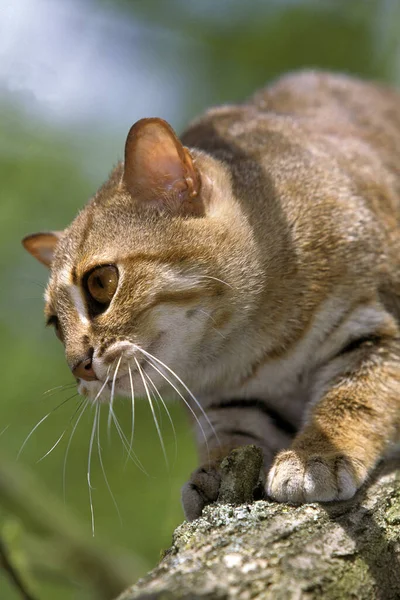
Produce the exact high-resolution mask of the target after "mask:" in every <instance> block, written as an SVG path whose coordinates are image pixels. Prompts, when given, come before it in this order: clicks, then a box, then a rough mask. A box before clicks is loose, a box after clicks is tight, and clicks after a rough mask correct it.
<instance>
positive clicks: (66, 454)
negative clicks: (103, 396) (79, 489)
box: [63, 399, 89, 504]
mask: <svg viewBox="0 0 400 600" xmlns="http://www.w3.org/2000/svg"><path fill="white" fill-rule="evenodd" d="M88 406H89V399H87V400H86V401H84V405H83V407H82V410H81V413H80V415H78V418H77V419H76V421H75V425H74V426H73V428H72V431H71V435H70V437H69V440H68V444H67V447H66V449H65V456H64V464H63V498H64V504H65V495H66V494H65V491H66V485H65V482H66V474H67V459H68V453H69V449H70V446H71V442H72V438H73V437H74V433H75V431H76V428H77V427H78V424H79V421H80V420H81V418H82V415H83V413H84V412H85V410H86V409H87V407H88Z"/></svg>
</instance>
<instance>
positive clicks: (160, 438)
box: [133, 357, 169, 469]
mask: <svg viewBox="0 0 400 600" xmlns="http://www.w3.org/2000/svg"><path fill="white" fill-rule="evenodd" d="M133 358H134V361H135V363H136V366H137V368H138V371H139V374H140V376H141V378H142V381H143V385H144V389H145V390H146V396H147V399H148V401H149V405H150V410H151V413H152V415H153V420H154V425H155V426H156V430H157V434H158V438H159V440H160V444H161V449H162V452H163V455H164V460H165V464H166V465H167V469H169V464H168V457H167V453H166V450H165V445H164V440H163V437H162V433H161V429H160V425H159V423H158V420H157V416H156V413H155V411H154V406H153V402H152V400H151V394H150V391H149V388H148V386H147V383H146V380H145V378H144V375H143V371H142V368H141V366H140V364H139V362H138V360H137V358H136V357H133Z"/></svg>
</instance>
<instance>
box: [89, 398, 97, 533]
mask: <svg viewBox="0 0 400 600" xmlns="http://www.w3.org/2000/svg"><path fill="white" fill-rule="evenodd" d="M99 407H100V404H96V412H95V414H94V418H93V427H92V433H91V436H90V441H89V452H88V464H87V473H86V477H87V482H88V491H89V504H90V515H91V520H92V536H93V537H94V510H93V498H92V489H93V488H92V483H91V481H90V469H91V463H92V450H93V440H94V436H95V433H96V424H97V418H98V414H99Z"/></svg>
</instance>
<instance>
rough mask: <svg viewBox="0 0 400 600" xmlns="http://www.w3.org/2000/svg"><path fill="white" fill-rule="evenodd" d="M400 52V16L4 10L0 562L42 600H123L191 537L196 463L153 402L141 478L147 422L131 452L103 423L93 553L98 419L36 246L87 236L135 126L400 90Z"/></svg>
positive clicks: (65, 6) (22, 1)
mask: <svg viewBox="0 0 400 600" xmlns="http://www.w3.org/2000/svg"><path fill="white" fill-rule="evenodd" d="M399 34H400V3H399V1H398V0H376V1H374V0H332V1H328V0H314V1H312V0H309V1H300V0H286V1H285V0H246V1H245V2H244V1H243V0H168V1H167V0H119V1H118V0H79V1H78V0H76V1H74V0H57V2H55V1H54V0H10V1H8V0H2V2H1V5H0V181H1V184H0V189H1V192H0V194H1V210H0V228H1V231H0V247H1V252H0V269H1V283H2V290H3V291H2V293H1V294H0V335H1V347H0V354H1V356H0V365H1V379H2V382H1V403H0V540H1V541H0V550H1V549H2V550H3V553H4V554H3V559H4V556H5V555H7V557H8V559H9V561H10V564H12V565H14V568H15V571H16V573H15V575H16V576H17V577H18V576H19V577H20V578H21V580H22V581H23V585H24V586H25V587H26V588H27V589H28V590H29V591H30V594H31V597H32V598H36V599H40V600H47V599H53V598H57V599H60V600H64V599H71V598H73V599H76V600H86V599H91V598H104V599H107V598H109V599H111V598H112V597H113V596H115V595H116V594H117V593H118V591H119V590H120V589H121V588H122V587H124V586H125V585H127V584H129V583H133V582H134V581H135V580H136V579H137V578H138V577H139V576H141V575H143V574H144V573H145V572H146V571H147V570H148V569H149V568H151V567H152V566H154V565H155V564H156V562H157V560H158V559H159V557H160V552H161V551H162V550H163V549H165V548H167V547H168V545H169V544H170V541H171V534H172V531H173V529H174V527H175V526H176V525H177V524H179V523H180V522H181V521H182V518H183V514H182V511H181V507H180V499H179V497H180V487H181V485H182V484H183V483H184V481H185V480H186V478H187V476H188V474H189V472H190V471H191V470H192V469H193V468H194V467H195V465H196V456H195V451H194V446H193V442H192V439H191V433H190V424H189V419H188V418H187V415H186V414H185V411H184V410H183V407H182V406H180V405H179V404H178V403H175V404H171V406H170V411H171V414H172V418H173V421H174V425H175V430H176V439H177V452H176V456H175V442H174V436H173V432H172V431H171V426H170V423H169V420H168V417H167V416H166V415H165V413H164V414H162V412H163V411H161V410H160V414H159V417H160V419H161V420H162V429H163V435H164V438H165V443H166V447H167V454H168V458H169V467H167V466H166V464H165V462H164V459H163V454H162V451H161V447H160V443H159V440H158V437H157V433H156V430H155V427H154V422H153V420H152V417H151V413H150V410H149V408H148V406H147V404H146V402H144V401H143V402H139V403H138V404H137V406H136V415H135V434H134V451H135V452H136V454H137V456H138V457H139V459H140V461H141V463H142V464H143V467H144V469H145V471H146V473H147V474H145V473H143V472H142V471H141V470H140V469H139V468H137V467H136V466H135V465H134V464H133V462H132V461H130V460H127V452H126V449H124V447H123V446H124V443H125V445H126V442H127V441H128V442H129V440H130V436H131V413H130V410H131V409H130V405H129V402H127V401H118V402H117V407H116V410H117V416H118V420H119V423H120V425H121V427H122V429H123V431H124V435H125V436H126V438H125V439H124V438H123V439H122V441H121V439H120V436H119V434H118V432H117V430H116V428H115V427H114V428H113V429H112V431H111V434H110V435H109V436H108V435H107V432H106V427H105V425H106V423H105V421H106V416H105V415H106V413H105V412H104V416H103V417H102V420H103V422H102V423H101V424H100V431H99V438H100V444H99V445H100V447H101V456H102V460H100V459H99V447H98V443H97V435H95V441H94V444H93V448H92V455H91V486H92V504H93V515H94V532H95V535H94V537H93V536H92V515H91V507H90V502H89V490H88V481H87V470H88V460H89V445H90V438H91V435H92V431H93V429H92V427H93V412H90V411H89V410H88V411H86V413H84V414H83V416H82V418H80V420H79V422H78V424H77V425H76V427H75V424H76V422H77V417H78V416H79V414H80V413H77V412H76V410H77V408H78V406H79V404H78V402H79V399H78V398H77V397H74V394H75V389H74V386H72V387H71V386H69V385H68V384H70V383H71V382H73V379H72V376H71V374H70V373H69V371H68V368H67V366H66V364H65V362H64V358H63V352H62V347H61V345H60V343H59V342H58V341H57V340H56V338H55V336H54V333H53V331H50V330H46V329H45V327H44V319H43V314H42V312H43V300H42V296H43V291H44V286H45V283H46V279H47V272H46V269H45V268H44V267H42V266H41V265H40V264H38V263H36V262H35V261H34V260H33V259H32V258H31V257H30V256H29V255H28V254H26V253H24V251H23V249H22V247H21V244H20V240H21V238H22V237H23V236H24V235H26V234H28V233H31V232H35V231H40V230H48V229H62V228H63V227H64V226H65V225H66V224H68V223H69V222H70V221H71V219H72V218H73V217H74V215H75V214H76V213H77V211H78V210H79V208H80V207H81V206H82V205H83V204H84V203H85V202H86V200H87V199H88V198H89V197H90V196H91V195H92V194H93V193H94V192H95V190H96V188H97V187H98V186H99V184H101V183H102V182H103V181H104V179H105V178H106V177H107V174H108V172H109V171H110V169H111V167H112V166H113V165H114V164H115V163H116V162H117V161H118V160H120V159H121V157H122V153H123V148H124V142H125V137H126V134H127V132H128V129H129V127H130V126H131V125H132V124H133V123H134V122H135V121H136V120H137V119H139V118H141V117H144V116H160V117H163V118H164V119H167V120H168V121H169V122H170V123H171V124H172V125H173V126H174V128H175V129H176V130H178V131H181V130H182V129H183V128H184V126H185V124H187V123H188V121H189V120H190V119H191V118H192V117H194V116H195V115H197V114H198V113H199V112H201V111H202V110H203V109H205V108H206V107H207V106H210V105H215V104H219V103H224V102H238V101H241V100H244V99H245V98H246V97H247V96H248V95H250V94H251V93H252V92H253V91H254V90H255V89H256V88H258V87H260V86H262V85H264V84H265V83H266V82H267V81H268V80H270V79H271V78H273V77H275V76H277V75H278V74H279V73H281V72H284V71H287V70H291V69H296V68H299V67H322V68H326V69H334V70H340V71H345V72H348V73H355V74H358V75H360V76H362V77H370V78H375V79H379V80H384V81H387V82H391V83H394V84H396V83H399V80H400V35H399ZM64 385H66V386H67V387H66V388H59V387H58V386H64ZM49 390H50V391H49ZM102 414H103V413H102ZM38 423H39V425H38V426H37V428H36V429H34V428H35V426H36V425H37V424H38ZM30 432H32V433H31V434H30ZM72 433H73V436H72V438H71V434H72ZM95 433H97V432H95ZM27 436H29V438H28V439H26V438H27ZM58 441H59V443H58V444H57V445H56V446H55V447H54V449H53V451H52V452H51V453H50V454H48V455H47V456H45V455H46V453H48V451H49V450H51V449H52V448H53V446H54V445H55V444H56V442H58ZM21 448H22V451H21ZM43 457H44V458H43ZM104 473H105V474H106V476H105V475H104ZM110 489H111V491H112V494H113V496H112V495H111V494H110ZM115 505H117V506H118V510H117V509H116V506H115ZM0 563H1V555H0ZM10 575H11V574H10V573H8V575H6V573H5V571H4V570H3V571H2V570H0V598H1V600H11V599H12V600H14V599H17V598H20V597H21V595H20V594H19V592H18V590H17V586H16V585H13V584H12V583H11V577H10ZM27 597H28V596H27Z"/></svg>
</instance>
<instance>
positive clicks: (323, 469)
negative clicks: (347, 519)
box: [266, 450, 368, 504]
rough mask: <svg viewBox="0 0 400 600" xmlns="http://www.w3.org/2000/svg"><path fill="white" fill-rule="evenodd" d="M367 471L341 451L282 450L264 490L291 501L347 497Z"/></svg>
mask: <svg viewBox="0 0 400 600" xmlns="http://www.w3.org/2000/svg"><path fill="white" fill-rule="evenodd" d="M367 474H368V473H367V469H366V467H365V465H363V464H362V463H360V461H352V460H351V459H349V458H348V457H346V456H345V455H343V454H339V453H333V452H331V453H327V454H322V453H321V454H316V453H315V454H312V453H307V452H304V451H297V450H285V451H283V452H280V453H279V454H278V455H277V457H276V458H275V461H274V464H273V465H272V467H271V470H270V472H269V474H268V479H267V486H266V488H267V494H268V496H270V497H271V498H273V499H274V500H277V501H278V502H289V503H293V504H302V503H304V502H329V501H332V500H348V499H349V498H352V497H353V496H354V494H355V493H356V491H357V489H358V488H359V487H360V485H361V484H362V483H363V481H364V480H365V478H366V477H367Z"/></svg>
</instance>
